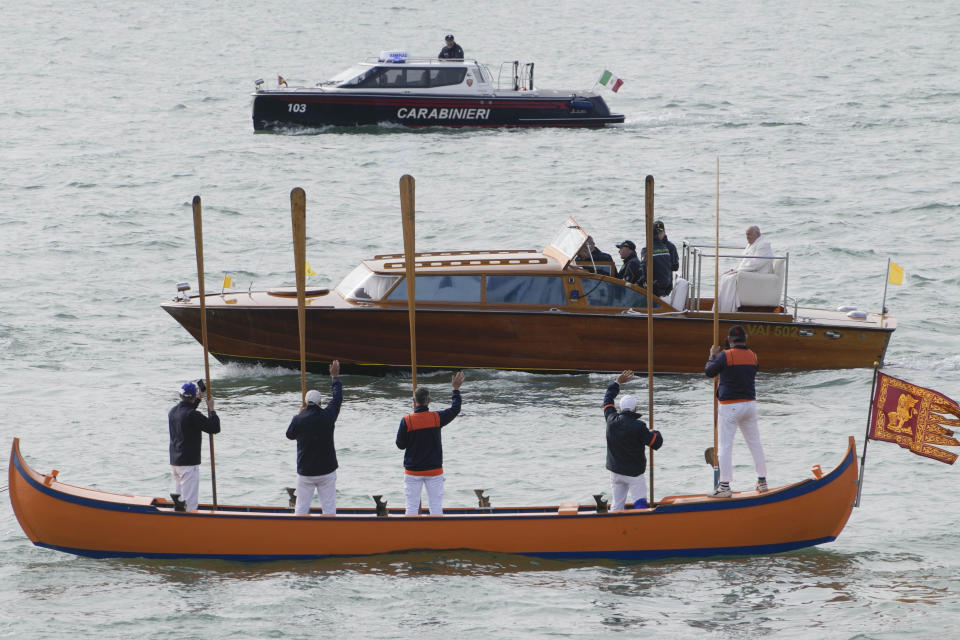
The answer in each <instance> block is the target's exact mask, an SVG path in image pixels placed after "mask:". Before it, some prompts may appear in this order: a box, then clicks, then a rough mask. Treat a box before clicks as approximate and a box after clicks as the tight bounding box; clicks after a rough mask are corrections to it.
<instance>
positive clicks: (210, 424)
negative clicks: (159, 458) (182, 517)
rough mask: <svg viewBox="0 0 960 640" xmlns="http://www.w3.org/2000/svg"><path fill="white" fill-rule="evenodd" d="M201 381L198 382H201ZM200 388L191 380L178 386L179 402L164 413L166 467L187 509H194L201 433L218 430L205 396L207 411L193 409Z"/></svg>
mask: <svg viewBox="0 0 960 640" xmlns="http://www.w3.org/2000/svg"><path fill="white" fill-rule="evenodd" d="M201 382H202V381H201ZM199 405H200V391H199V389H198V388H197V385H196V384H194V383H192V382H185V383H184V384H183V385H182V386H181V387H180V402H179V403H177V405H176V406H174V407H173V408H172V409H170V413H169V414H168V416H167V417H168V420H169V422H170V469H171V471H172V472H173V480H174V482H175V484H176V489H175V491H176V493H178V494H180V495H181V496H183V501H184V502H186V508H187V511H196V510H197V505H198V503H199V492H200V448H201V445H202V444H203V432H204V431H205V432H207V433H220V416H218V415H217V412H216V411H214V410H213V397H212V396H209V395H208V396H207V413H208V414H209V417H207V416H204V415H203V414H202V413H200V412H199V411H197V406H199Z"/></svg>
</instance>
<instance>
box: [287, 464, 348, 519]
mask: <svg viewBox="0 0 960 640" xmlns="http://www.w3.org/2000/svg"><path fill="white" fill-rule="evenodd" d="M314 492H316V493H317V495H318V496H319V497H320V508H321V509H323V515H325V516H328V515H329V516H332V515H336V513H337V472H336V471H331V472H330V473H327V474H325V475H322V476H301V475H300V474H297V506H296V507H294V509H293V512H294V513H295V514H297V515H298V516H302V515H304V514H306V513H310V503H311V502H313V494H314Z"/></svg>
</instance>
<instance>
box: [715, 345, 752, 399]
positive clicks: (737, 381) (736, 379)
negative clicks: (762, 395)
mask: <svg viewBox="0 0 960 640" xmlns="http://www.w3.org/2000/svg"><path fill="white" fill-rule="evenodd" d="M759 368H760V367H759V364H758V362H757V354H755V353H754V352H753V351H751V350H750V349H748V348H747V346H746V345H743V344H735V345H733V347H732V348H730V349H727V350H726V351H721V352H720V353H718V354H717V355H715V356H714V357H712V358H710V359H709V360H707V364H706V366H704V369H703V372H704V374H706V376H707V377H708V378H713V377H714V376H716V375H717V374H720V384H719V385H717V398H718V399H719V400H720V402H721V403H723V404H730V403H733V402H746V401H748V400H756V399H757V390H756V386H755V385H754V381H755V379H756V377H757V369H759Z"/></svg>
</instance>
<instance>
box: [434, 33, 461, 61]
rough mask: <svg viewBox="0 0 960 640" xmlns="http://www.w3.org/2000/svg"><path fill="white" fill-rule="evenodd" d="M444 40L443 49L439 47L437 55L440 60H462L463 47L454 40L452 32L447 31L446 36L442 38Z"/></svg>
mask: <svg viewBox="0 0 960 640" xmlns="http://www.w3.org/2000/svg"><path fill="white" fill-rule="evenodd" d="M444 41H445V42H446V45H444V47H443V49H440V55H439V56H438V57H439V58H440V59H441V60H443V59H450V60H463V47H461V46H460V45H458V44H457V43H456V42H455V41H454V39H453V34H452V33H448V34H447V37H446V38H444Z"/></svg>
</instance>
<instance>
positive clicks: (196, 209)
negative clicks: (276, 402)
mask: <svg viewBox="0 0 960 640" xmlns="http://www.w3.org/2000/svg"><path fill="white" fill-rule="evenodd" d="M201 210H202V208H201V206H200V196H193V239H194V243H195V244H196V248H197V286H198V287H199V289H200V342H201V343H202V344H203V377H204V380H205V381H206V386H207V401H208V402H209V401H210V398H211V396H212V392H211V391H210V350H209V349H208V348H207V296H206V291H205V289H204V286H203V216H202V212H201ZM207 435H208V436H209V442H210V482H211V483H212V484H213V508H214V509H216V508H217V460H216V457H215V456H214V451H213V434H212V433H208V434H207Z"/></svg>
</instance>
